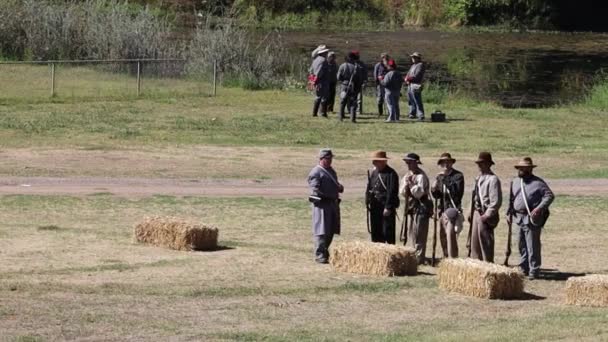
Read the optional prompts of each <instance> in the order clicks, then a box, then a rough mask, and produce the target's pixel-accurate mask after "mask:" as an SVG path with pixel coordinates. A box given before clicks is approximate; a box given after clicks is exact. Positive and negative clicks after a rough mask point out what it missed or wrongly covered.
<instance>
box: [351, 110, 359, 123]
mask: <svg viewBox="0 0 608 342" xmlns="http://www.w3.org/2000/svg"><path fill="white" fill-rule="evenodd" d="M353 109H354V110H351V111H350V122H352V123H356V122H357V110H356V108H353Z"/></svg>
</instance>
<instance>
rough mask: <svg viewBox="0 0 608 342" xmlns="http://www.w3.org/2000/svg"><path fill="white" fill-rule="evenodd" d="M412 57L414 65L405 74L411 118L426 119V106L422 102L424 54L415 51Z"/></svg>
mask: <svg viewBox="0 0 608 342" xmlns="http://www.w3.org/2000/svg"><path fill="white" fill-rule="evenodd" d="M410 57H411V58H412V66H411V67H410V70H409V71H408V72H407V74H406V75H405V83H407V98H408V103H409V105H410V113H409V118H410V119H414V118H416V117H418V120H420V121H423V120H424V106H423V104H422V81H423V78H424V71H425V67H424V64H423V63H422V55H420V53H418V52H414V53H413V54H411V56H410Z"/></svg>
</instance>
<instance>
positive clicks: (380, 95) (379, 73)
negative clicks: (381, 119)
mask: <svg viewBox="0 0 608 342" xmlns="http://www.w3.org/2000/svg"><path fill="white" fill-rule="evenodd" d="M389 59H390V58H389V56H388V54H387V53H385V52H384V53H382V54H381V55H380V61H379V62H378V63H376V65H374V81H375V82H376V103H377V104H378V116H382V114H383V111H384V86H383V85H382V80H383V79H384V76H386V73H387V72H388V60H389Z"/></svg>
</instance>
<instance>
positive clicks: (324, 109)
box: [321, 103, 327, 118]
mask: <svg viewBox="0 0 608 342" xmlns="http://www.w3.org/2000/svg"><path fill="white" fill-rule="evenodd" d="M321 116H322V117H324V118H326V117H327V103H321Z"/></svg>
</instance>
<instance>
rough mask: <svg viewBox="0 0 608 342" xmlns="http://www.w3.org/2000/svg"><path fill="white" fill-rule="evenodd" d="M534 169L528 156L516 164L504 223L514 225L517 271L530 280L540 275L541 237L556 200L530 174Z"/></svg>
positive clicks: (545, 187) (551, 193)
mask: <svg viewBox="0 0 608 342" xmlns="http://www.w3.org/2000/svg"><path fill="white" fill-rule="evenodd" d="M535 167H536V165H534V163H533V162H532V158H530V157H525V158H523V159H522V160H521V161H520V162H519V163H518V164H516V165H515V168H516V169H517V177H516V178H515V179H513V181H511V191H510V193H509V208H508V209H507V223H509V224H511V223H512V222H515V223H516V224H517V226H518V227H519V254H520V255H521V259H520V262H519V268H520V270H521V271H522V272H523V273H524V274H525V275H527V276H529V277H530V279H536V278H538V277H539V275H540V266H541V249H540V248H541V243H540V235H541V231H542V228H543V226H544V225H545V223H546V222H547V219H548V218H549V206H550V205H551V203H552V202H553V199H554V198H555V196H554V195H553V192H552V191H551V189H550V188H549V186H548V185H547V183H545V181H544V180H542V179H541V178H540V177H537V176H535V175H534V174H533V173H532V170H533V169H534V168H535Z"/></svg>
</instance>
